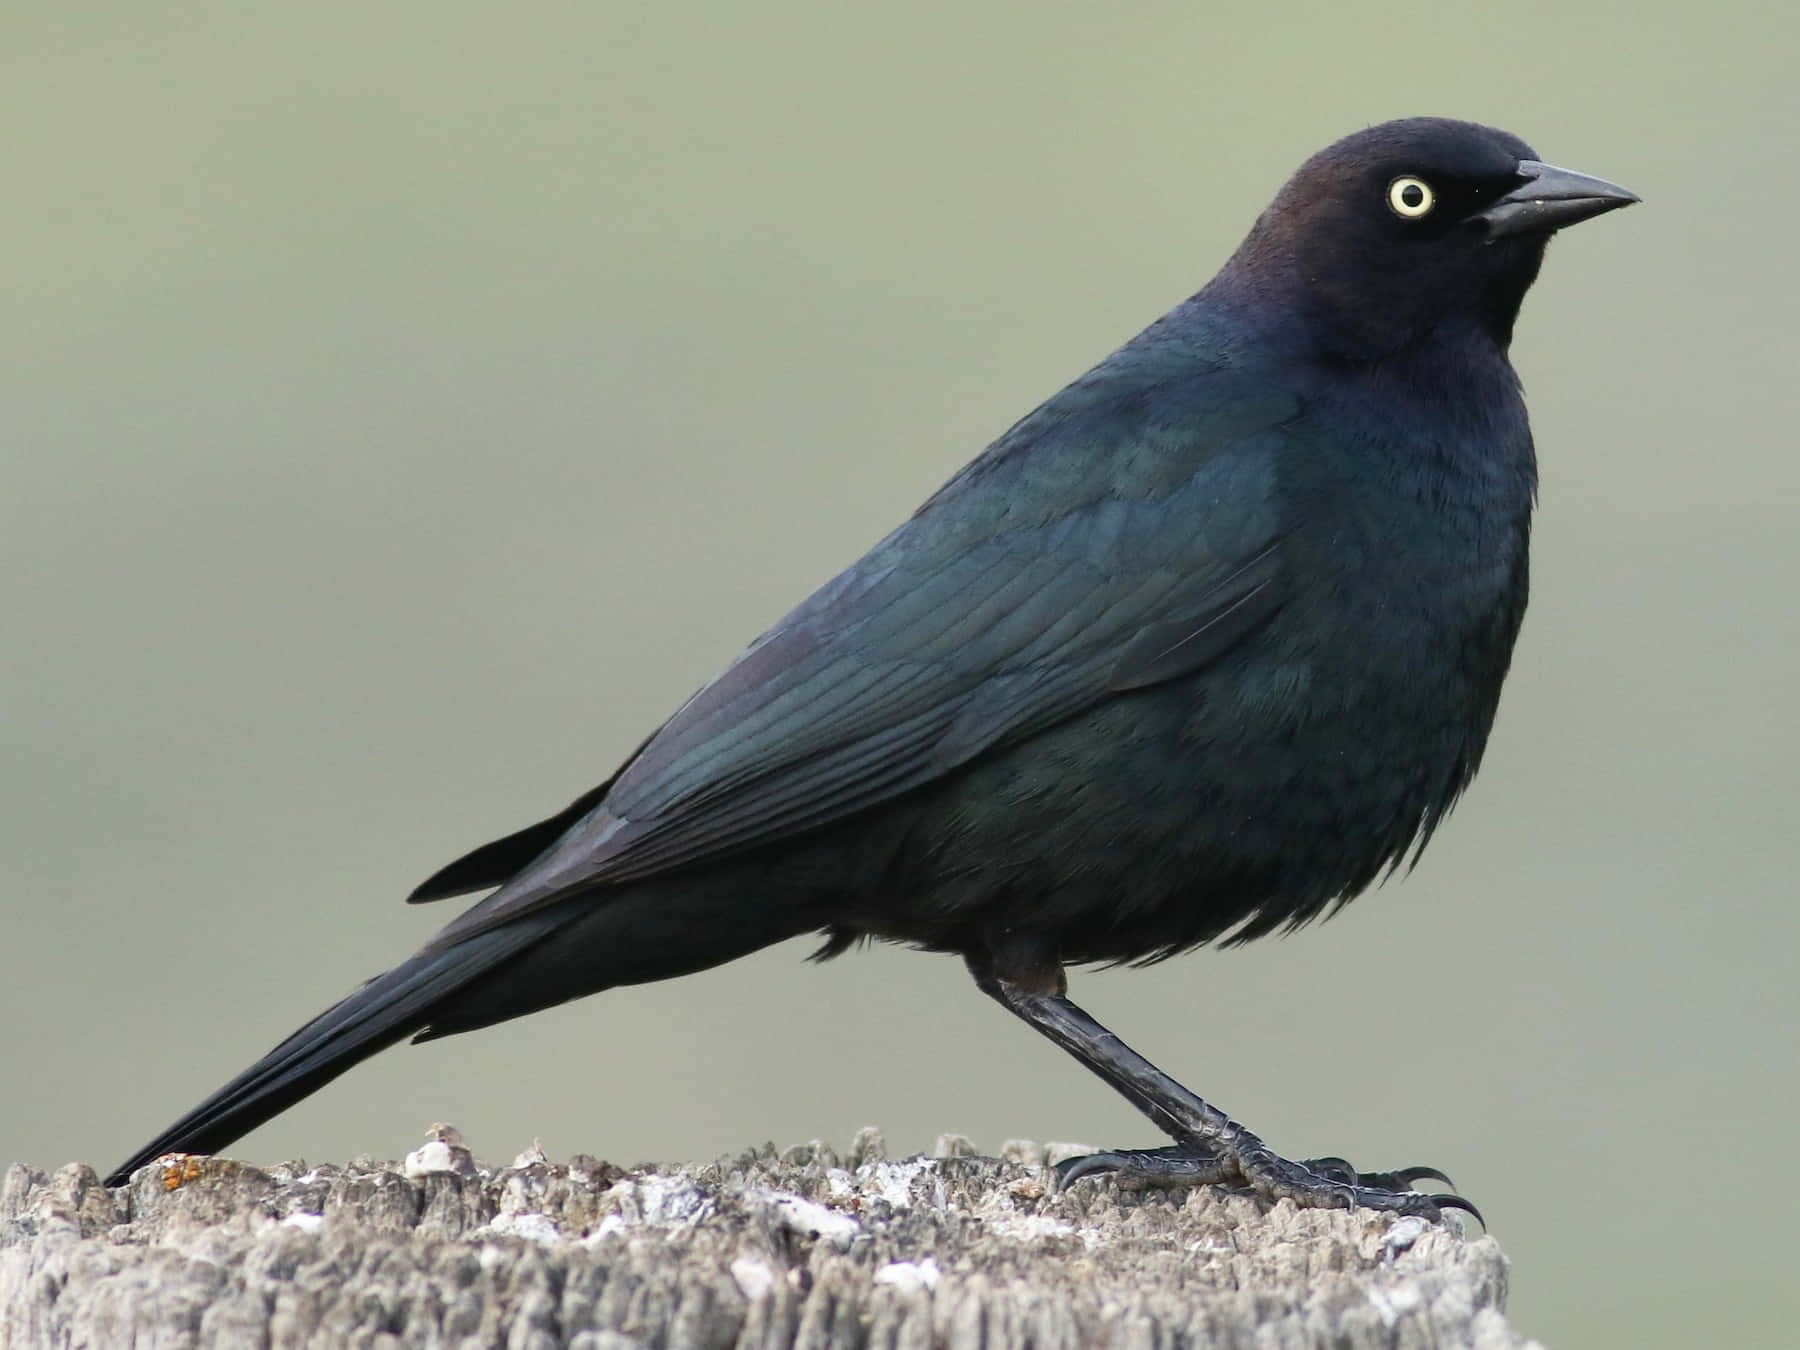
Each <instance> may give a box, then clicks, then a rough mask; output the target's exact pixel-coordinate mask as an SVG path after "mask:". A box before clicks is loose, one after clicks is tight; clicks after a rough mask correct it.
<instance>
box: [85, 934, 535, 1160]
mask: <svg viewBox="0 0 1800 1350" xmlns="http://www.w3.org/2000/svg"><path fill="white" fill-rule="evenodd" d="M551 926H552V925H550V924H548V923H533V922H529V921H525V922H521V923H518V924H510V925H508V926H506V927H504V928H500V929H496V930H494V931H492V932H488V933H480V934H477V935H475V936H474V937H471V938H469V939H467V940H466V941H463V942H460V943H458V944H457V945H456V946H454V947H451V948H448V949H447V950H443V951H436V952H424V953H421V954H420V955H418V956H415V957H413V958H411V959H410V960H408V961H403V962H401V963H400V964H399V965H397V966H395V967H394V968H393V969H392V970H390V971H388V972H387V973H386V974H383V975H377V976H376V977H375V978H374V979H372V980H370V981H369V982H368V983H367V984H365V985H363V986H362V988H360V989H358V990H357V991H356V992H355V993H353V994H351V995H350V996H349V997H347V998H344V999H340V1000H339V1001H338V1002H337V1003H335V1004H334V1005H332V1006H331V1007H330V1008H328V1009H326V1010H325V1011H324V1012H322V1013H320V1014H319V1015H318V1016H317V1017H315V1018H313V1020H312V1021H310V1022H308V1023H307V1024H306V1025H305V1026H303V1027H301V1028H300V1030H298V1031H296V1032H295V1033H294V1034H293V1035H292V1036H289V1037H288V1038H287V1039H286V1040H285V1041H283V1042H282V1043H281V1044H280V1045H278V1046H276V1047H275V1048H274V1049H273V1050H271V1051H269V1053H268V1054H266V1055H264V1056H263V1057H262V1058H261V1059H259V1060H258V1061H257V1062H256V1063H255V1064H252V1065H251V1066H250V1067H249V1068H248V1069H245V1070H244V1072H242V1073H241V1074H239V1075H238V1076H237V1077H236V1078H234V1079H232V1080H231V1081H230V1082H229V1083H227V1084H226V1085H225V1086H224V1087H222V1088H220V1089H219V1090H218V1091H217V1092H215V1093H213V1094H212V1096H210V1097H208V1098H207V1099H206V1100H205V1101H203V1102H201V1103H200V1105H198V1106H196V1107H195V1108H194V1109H193V1110H192V1111H189V1112H188V1113H187V1114H186V1115H185V1116H183V1117H182V1118H181V1119H180V1120H178V1121H176V1122H175V1123H174V1124H173V1125H171V1126H169V1128H168V1129H166V1130H164V1131H163V1132H162V1133H161V1134H159V1135H158V1136H157V1137H156V1138H155V1139H153V1140H151V1141H150V1142H149V1143H148V1144H146V1145H144V1147H143V1148H141V1149H139V1150H138V1151H137V1152H136V1153H134V1154H133V1155H132V1156H131V1157H130V1158H128V1159H127V1160H126V1161H125V1162H123V1163H121V1164H120V1165H119V1166H118V1167H117V1168H115V1169H114V1170H113V1173H112V1175H111V1176H109V1177H108V1178H107V1179H106V1181H107V1185H109V1186H118V1185H122V1184H123V1183H124V1182H125V1181H126V1179H127V1178H129V1177H130V1176H131V1174H132V1173H133V1172H134V1171H136V1170H137V1169H138V1168H140V1167H142V1166H143V1165H144V1164H145V1163H147V1162H149V1161H151V1160H152V1159H154V1158H157V1157H160V1156H161V1155H163V1154H165V1153H213V1152H216V1151H217V1150H218V1149H221V1148H223V1147H224V1146H225V1145H227V1144H229V1143H231V1142H232V1141H233V1140H235V1139H237V1138H239V1137H240V1136H242V1135H245V1134H248V1133H249V1132H250V1131H251V1130H253V1129H255V1128H256V1127H257V1126H258V1125H260V1124H262V1123H263V1122H264V1121H266V1120H269V1119H270V1118H272V1117H274V1116H275V1115H277V1114H279V1113H280V1112H282V1111H283V1110H285V1109H287V1108H288V1107H289V1106H292V1105H293V1104H294V1103H295V1102H297V1101H299V1100H300V1099H301V1098H302V1097H305V1096H308V1095H309V1094H311V1093H313V1092H316V1091H317V1090H318V1089H319V1088H321V1087H323V1086H324V1085H325V1084H326V1083H328V1082H330V1081H331V1080H332V1079H333V1078H336V1077H337V1076H338V1075H339V1074H341V1073H344V1072H345V1071H346V1070H348V1069H350V1068H352V1067H353V1066H355V1065H356V1064H359V1063H361V1062H362V1061H363V1060H365V1059H367V1058H368V1057H369V1056H370V1055H373V1054H374V1053H376V1052H377V1051H378V1050H383V1049H385V1048H386V1047H388V1046H390V1045H392V1044H394V1042H396V1041H398V1040H401V1039H402V1038H404V1037H406V1036H408V1035H410V1034H412V1033H413V1032H415V1031H419V1030H420V1029H422V1028H423V1027H425V1026H426V1025H427V1024H428V1023H429V1022H430V1021H431V1017H432V1012H433V1009H434V1008H436V1007H438V1006H440V1005H441V1004H442V1002H443V1001H444V1000H445V999H446V998H448V997H450V996H451V995H453V994H455V993H457V992H458V991H460V990H462V989H464V988H466V987H467V986H468V985H469V984H470V983H471V982H472V981H475V980H477V979H479V978H480V977H481V976H482V975H484V974H486V973H488V972H489V971H491V970H493V969H494V967H495V966H497V965H499V964H500V963H502V962H504V961H506V960H508V959H509V958H512V957H514V956H516V955H518V954H519V952H521V951H522V950H524V949H526V948H528V947H530V946H532V945H534V944H535V943H537V942H538V941H539V940H540V939H541V938H542V937H543V936H544V935H545V933H546V932H547V931H548V930H549V928H550V927H551Z"/></svg>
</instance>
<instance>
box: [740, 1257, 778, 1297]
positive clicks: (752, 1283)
mask: <svg viewBox="0 0 1800 1350" xmlns="http://www.w3.org/2000/svg"><path fill="white" fill-rule="evenodd" d="M731 1278H732V1279H733V1280H734V1281H736V1283H737V1287H738V1289H739V1290H740V1291H741V1292H742V1293H743V1295H744V1297H745V1298H747V1299H749V1300H750V1301H751V1302H753V1303H754V1302H755V1301H756V1300H757V1299H759V1298H761V1297H762V1296H763V1295H765V1294H767V1293H768V1292H769V1291H770V1290H771V1289H773V1288H774V1287H775V1285H776V1282H777V1281H778V1280H779V1279H780V1278H781V1277H780V1276H779V1275H777V1274H776V1273H775V1272H774V1271H773V1270H771V1269H770V1268H769V1263H768V1262H767V1261H758V1260H757V1259H756V1258H755V1257H753V1256H740V1257H738V1259H737V1260H735V1261H733V1262H732V1263H731Z"/></svg>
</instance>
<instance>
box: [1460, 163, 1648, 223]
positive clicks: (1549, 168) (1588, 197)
mask: <svg viewBox="0 0 1800 1350" xmlns="http://www.w3.org/2000/svg"><path fill="white" fill-rule="evenodd" d="M1519 173H1520V175H1521V176H1523V178H1524V179H1525V181H1524V182H1523V183H1521V184H1519V186H1518V187H1516V188H1514V189H1513V190H1512V191H1511V192H1509V193H1507V194H1506V195H1505V196H1504V197H1502V198H1501V199H1500V200H1499V201H1497V202H1495V203H1494V204H1493V205H1492V206H1490V207H1488V208H1487V209H1486V210H1485V211H1477V212H1476V213H1475V214H1474V215H1472V216H1470V217H1469V219H1470V220H1476V221H1480V222H1481V223H1482V225H1483V226H1484V227H1486V229H1487V237H1488V238H1489V239H1501V238H1504V237H1505V236H1507V235H1509V234H1549V233H1550V232H1551V231H1552V230H1560V229H1561V228H1562V227H1563V226H1565V225H1573V224H1575V223H1576V222H1577V221H1582V220H1587V219H1589V218H1590V217H1592V216H1597V215H1600V214H1601V213H1602V212H1604V211H1616V210H1618V209H1619V208H1620V207H1621V206H1630V205H1631V204H1632V203H1633V202H1635V201H1640V200H1642V199H1641V198H1640V197H1639V196H1638V195H1637V193H1635V192H1628V191H1626V189H1624V188H1622V187H1620V186H1619V185H1618V184H1617V183H1609V182H1607V181H1606V180H1605V179H1604V178H1593V177H1590V176H1589V175H1587V174H1585V173H1576V172H1575V171H1574V170H1573V169H1559V168H1557V167H1556V165H1554V164H1540V163H1539V162H1538V161H1537V160H1535V159H1522V160H1520V161H1519Z"/></svg>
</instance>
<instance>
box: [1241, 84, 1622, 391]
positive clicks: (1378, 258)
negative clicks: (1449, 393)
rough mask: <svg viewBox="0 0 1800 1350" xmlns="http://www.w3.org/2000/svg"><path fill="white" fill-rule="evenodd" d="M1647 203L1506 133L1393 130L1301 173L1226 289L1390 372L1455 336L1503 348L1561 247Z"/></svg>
mask: <svg viewBox="0 0 1800 1350" xmlns="http://www.w3.org/2000/svg"><path fill="white" fill-rule="evenodd" d="M1637 200H1638V198H1637V197H1636V196H1635V195H1634V194H1632V193H1630V192H1628V191H1626V190H1625V189H1624V188H1622V187H1619V186H1617V185H1616V184H1613V183H1609V182H1607V181H1605V180H1604V179H1601V178H1591V177H1589V176H1588V175H1586V174H1582V173H1575V172H1574V171H1572V170H1569V169H1559V168H1557V167H1555V166H1554V165H1550V164H1545V163H1543V162H1542V161H1540V160H1539V159H1538V157H1537V152H1536V151H1534V150H1533V149H1532V148H1531V147H1530V146H1529V145H1527V144H1526V143H1525V142H1524V141H1522V140H1520V139H1519V138H1518V137H1517V136H1512V135H1509V134H1508V133H1506V132H1504V131H1499V130H1496V129H1495V128H1493V127H1484V126H1479V125H1477V124H1475V123H1473V122H1457V121H1452V120H1450V119H1448V118H1440V117H1415V118H1408V119H1406V120H1404V121H1399V122H1385V123H1383V124H1382V125H1380V126H1375V127H1370V128H1368V129H1367V130H1365V131H1359V132H1357V133H1355V134H1354V135H1351V136H1346V137H1345V138H1344V139H1343V140H1341V141H1339V142H1337V143H1336V144H1335V145H1332V146H1328V147H1327V148H1326V149H1324V150H1321V151H1320V152H1319V153H1318V154H1316V155H1314V156H1313V157H1312V158H1311V159H1309V160H1307V161H1306V163H1304V164H1302V165H1301V166H1300V168H1299V170H1298V172H1296V173H1295V174H1294V176H1293V177H1292V178H1290V179H1289V180H1288V182H1287V185H1286V186H1285V187H1283V188H1282V189H1281V191H1280V193H1279V194H1277V196H1276V198H1275V200H1274V201H1273V202H1272V203H1270V205H1269V208H1268V210H1266V211H1264V212H1263V214H1262V216H1261V218H1260V219H1258V220H1257V222H1256V225H1255V227H1254V228H1253V229H1252V230H1251V232H1250V235H1249V237H1248V238H1247V239H1245V241H1244V243H1243V245H1242V246H1241V247H1240V248H1239V249H1238V251H1237V253H1236V254H1235V255H1234V256H1233V258H1232V260H1231V262H1230V263H1228V264H1227V265H1226V268H1225V270H1224V271H1223V272H1221V273H1220V277H1219V281H1218V282H1217V283H1215V284H1216V285H1220V286H1222V287H1224V288H1225V289H1226V290H1227V291H1229V292H1235V293H1238V294H1240V295H1241V294H1244V293H1246V292H1247V293H1248V294H1249V295H1250V296H1253V297H1255V299H1256V302H1257V303H1258V304H1259V305H1260V306H1262V307H1263V308H1265V309H1267V307H1269V306H1270V305H1276V306H1281V307H1283V308H1284V309H1286V310H1290V311H1298V316H1303V317H1304V320H1305V324H1306V330H1307V331H1308V332H1309V333H1310V334H1312V335H1315V336H1316V338H1317V339H1318V342H1319V345H1320V346H1321V347H1322V348H1323V349H1324V351H1325V354H1327V355H1330V356H1333V357H1336V358H1340V359H1344V360H1351V361H1356V360H1379V359H1381V358H1383V357H1385V356H1388V355H1390V354H1391V353H1393V352H1394V351H1397V350H1399V349H1400V348H1402V347H1405V346H1407V345H1408V344H1409V343H1412V342H1415V341H1418V340H1420V339H1422V338H1424V337H1426V336H1427V335H1429V334H1430V333H1431V332H1433V331H1434V330H1436V329H1438V328H1440V327H1442V326H1444V325H1445V324H1447V323H1473V324H1475V325H1477V326H1478V327H1479V328H1480V329H1481V330H1482V331H1484V332H1486V333H1487V334H1488V335H1489V336H1491V337H1492V338H1493V339H1494V341H1495V342H1496V343H1498V344H1499V345H1500V346H1501V347H1502V348H1504V347H1505V346H1506V345H1507V343H1508V342H1509V341H1510V340H1511V338H1512V328H1513V321H1514V319H1515V318H1516V317H1517V315H1518V312H1519V304H1520V302H1521V301H1522V300H1523V299H1524V298H1525V292H1526V290H1527V289H1528V288H1529V287H1530V286H1531V283H1532V281H1533V280H1534V279H1535V278H1536V276H1537V271H1538V266H1539V264H1540V263H1542V261H1543V256H1544V246H1545V245H1546V244H1547V243H1548V242H1549V239H1550V236H1551V235H1552V234H1553V233H1555V232H1556V231H1557V230H1559V229H1561V228H1563V227H1564V226H1565V225H1573V224H1575V223H1576V222H1577V221H1582V220H1587V219H1589V218H1590V217H1592V216H1597V215H1599V214H1601V213H1602V212H1604V211H1611V210H1614V209H1616V208H1618V207H1621V206H1628V205H1630V204H1631V203H1632V202H1635V201H1637Z"/></svg>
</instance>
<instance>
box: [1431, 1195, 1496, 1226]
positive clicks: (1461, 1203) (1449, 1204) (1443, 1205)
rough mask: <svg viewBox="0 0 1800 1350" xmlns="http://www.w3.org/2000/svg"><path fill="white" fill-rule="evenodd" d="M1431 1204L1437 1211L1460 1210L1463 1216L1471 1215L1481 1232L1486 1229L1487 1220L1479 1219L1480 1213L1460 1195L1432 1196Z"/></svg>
mask: <svg viewBox="0 0 1800 1350" xmlns="http://www.w3.org/2000/svg"><path fill="white" fill-rule="evenodd" d="M1431 1203H1432V1204H1434V1205H1436V1206H1437V1207H1438V1208H1439V1209H1460V1210H1461V1211H1462V1212H1463V1213H1465V1214H1469V1215H1473V1216H1474V1219H1475V1222H1476V1223H1478V1224H1480V1225H1481V1227H1482V1229H1483V1231H1486V1229H1487V1220H1486V1219H1484V1218H1482V1217H1481V1211H1480V1210H1478V1209H1476V1208H1475V1206H1474V1205H1473V1204H1472V1203H1471V1202H1469V1201H1467V1200H1465V1199H1463V1198H1462V1197H1461V1196H1460V1195H1434V1196H1432V1197H1431Z"/></svg>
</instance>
